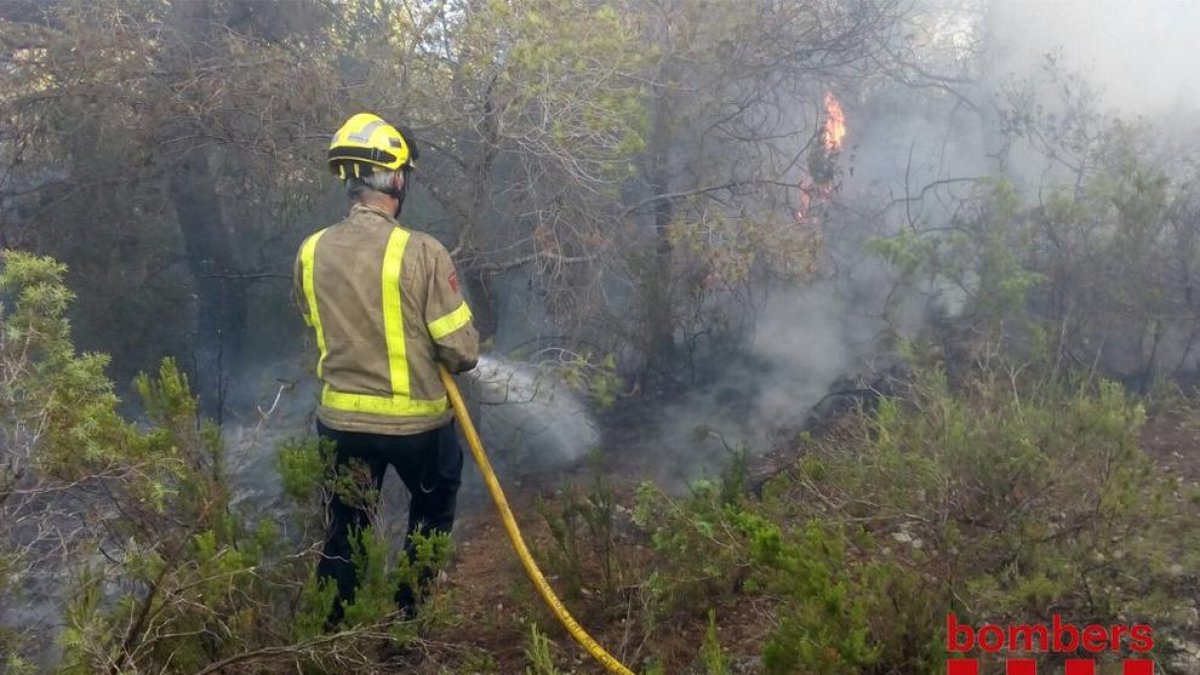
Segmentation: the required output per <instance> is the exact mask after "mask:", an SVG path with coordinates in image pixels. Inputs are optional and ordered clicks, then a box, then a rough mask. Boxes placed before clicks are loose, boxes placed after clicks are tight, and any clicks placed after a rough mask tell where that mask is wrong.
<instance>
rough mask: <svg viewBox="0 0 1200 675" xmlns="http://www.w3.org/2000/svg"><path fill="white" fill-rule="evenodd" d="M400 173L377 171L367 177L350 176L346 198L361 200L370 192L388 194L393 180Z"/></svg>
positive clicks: (347, 180)
mask: <svg viewBox="0 0 1200 675" xmlns="http://www.w3.org/2000/svg"><path fill="white" fill-rule="evenodd" d="M398 173H400V172H399V171H383V170H376V171H373V172H371V173H370V174H369V175H367V176H363V177H362V178H359V177H358V176H348V177H347V178H346V196H347V197H349V198H350V199H354V200H361V199H362V198H363V197H365V196H366V195H367V193H370V192H382V193H387V191H388V190H391V189H392V179H393V178H395V176H396V174H398Z"/></svg>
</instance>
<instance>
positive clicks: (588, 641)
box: [438, 365, 633, 675]
mask: <svg viewBox="0 0 1200 675" xmlns="http://www.w3.org/2000/svg"><path fill="white" fill-rule="evenodd" d="M438 373H439V374H440V375H441V376H442V383H443V384H444V385H446V393H447V394H449V396H450V405H452V406H453V407H454V412H455V413H456V414H457V415H458V421H459V424H461V425H462V429H463V435H464V436H466V437H467V445H469V446H471V454H472V455H474V457H475V463H476V464H478V465H479V471H480V472H482V473H483V480H484V482H485V483H487V486H488V491H489V492H491V493H492V500H493V501H495V502H496V508H497V509H499V510H500V519H501V520H503V521H504V529H505V530H506V531H507V532H508V538H509V539H510V540H511V541H512V545H513V548H514V549H516V551H517V557H518V558H520V559H521V564H522V565H524V566H525V574H527V575H529V580H530V581H532V582H533V585H534V587H535V588H537V591H538V594H539V595H541V596H542V600H545V601H546V605H548V606H549V607H550V610H551V611H553V612H554V615H555V616H557V617H558V620H559V622H560V623H562V625H563V628H566V629H567V632H568V633H570V634H571V637H573V638H575V641H576V642H578V643H579V644H580V645H582V646H583V648H584V649H586V650H587V651H588V653H589V654H591V655H592V656H593V657H594V658H595V659H596V660H597V661H599V662H600V663H602V664H604V667H605V668H607V669H608V671H609V672H611V673H621V674H622V675H633V671H631V670H629V669H628V668H626V667H625V666H623V665H621V662H620V661H618V660H616V659H615V658H614V657H613V656H612V654H609V653H608V652H606V651H604V647H601V646H600V645H599V643H597V642H596V641H595V640H593V639H592V636H590V635H588V634H587V631H585V630H583V627H582V626H580V625H579V624H578V623H576V621H575V619H574V618H572V617H571V613H570V612H568V611H567V608H566V607H564V606H563V604H562V601H561V600H559V599H558V596H557V595H555V594H554V590H553V589H551V588H550V584H548V583H546V577H544V576H542V571H541V570H540V569H538V566H537V563H536V562H534V560H533V556H532V555H530V553H529V549H528V548H527V547H526V546H525V540H524V539H522V538H521V530H520V528H518V527H517V520H516V519H515V518H513V514H512V509H510V508H508V500H507V499H505V498H504V490H502V489H501V488H500V481H499V480H497V479H496V472H495V471H492V463H491V462H489V461H488V458H487V453H486V452H485V451H484V449H483V442H482V441H480V440H479V434H478V433H477V432H476V431H475V424H474V423H473V422H472V421H471V414H470V413H468V412H467V406H466V404H465V403H463V398H462V393H461V392H460V391H459V390H458V385H457V384H455V383H454V378H453V377H451V375H450V373H449V371H447V370H446V368H445V367H444V366H441V365H439V366H438Z"/></svg>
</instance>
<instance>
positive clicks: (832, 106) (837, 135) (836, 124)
mask: <svg viewBox="0 0 1200 675" xmlns="http://www.w3.org/2000/svg"><path fill="white" fill-rule="evenodd" d="M845 138H846V113H844V112H842V103H841V102H840V101H838V100H837V97H836V96H834V95H833V92H831V91H830V92H826V93H825V149H826V150H828V151H829V152H830V153H834V152H838V151H839V150H841V149H842V140H843V139H845Z"/></svg>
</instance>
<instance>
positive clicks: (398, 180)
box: [392, 171, 404, 192]
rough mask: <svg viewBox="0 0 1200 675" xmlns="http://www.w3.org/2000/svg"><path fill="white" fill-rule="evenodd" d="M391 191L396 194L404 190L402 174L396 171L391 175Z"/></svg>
mask: <svg viewBox="0 0 1200 675" xmlns="http://www.w3.org/2000/svg"><path fill="white" fill-rule="evenodd" d="M392 189H393V190H395V191H396V192H400V190H403V189H404V172H403V171H396V172H394V173H393V174H392Z"/></svg>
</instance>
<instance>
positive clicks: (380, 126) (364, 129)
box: [329, 113, 420, 180]
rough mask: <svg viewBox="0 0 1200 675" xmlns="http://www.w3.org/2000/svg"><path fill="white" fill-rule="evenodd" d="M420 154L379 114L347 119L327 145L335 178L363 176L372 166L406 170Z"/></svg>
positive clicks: (412, 165)
mask: <svg viewBox="0 0 1200 675" xmlns="http://www.w3.org/2000/svg"><path fill="white" fill-rule="evenodd" d="M419 156H420V153H418V152H417V146H416V145H415V144H414V143H412V142H411V141H410V140H408V139H406V138H405V137H404V135H403V134H401V133H400V132H399V131H398V130H397V129H396V127H393V126H392V125H390V124H388V123H387V122H385V121H383V119H381V118H380V117H379V116H378V115H373V114H371V113H358V114H357V115H355V116H354V117H351V118H350V119H348V120H346V123H345V124H343V125H342V127H341V128H340V129H338V130H337V132H336V133H334V134H333V142H331V143H330V144H329V170H330V171H332V172H333V173H334V174H335V175H337V177H338V178H341V179H342V180H345V179H346V178H348V177H349V176H351V175H353V176H366V175H370V173H371V172H372V171H373V170H374V167H379V168H381V169H386V170H388V171H402V170H403V171H407V170H411V169H413V168H415V167H416V165H415V164H414V163H413V162H414V160H416V159H417V157H419Z"/></svg>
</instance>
